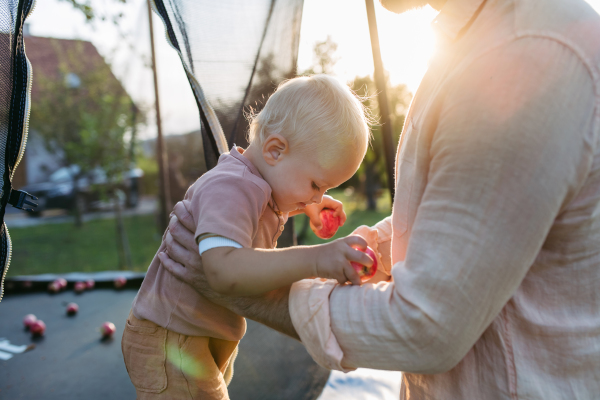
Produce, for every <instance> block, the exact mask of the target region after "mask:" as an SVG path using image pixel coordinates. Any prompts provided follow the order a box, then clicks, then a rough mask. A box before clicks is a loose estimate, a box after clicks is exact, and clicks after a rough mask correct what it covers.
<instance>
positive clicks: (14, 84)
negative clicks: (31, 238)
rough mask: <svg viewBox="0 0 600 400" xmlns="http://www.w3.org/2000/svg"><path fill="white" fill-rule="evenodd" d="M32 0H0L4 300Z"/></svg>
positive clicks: (25, 111)
mask: <svg viewBox="0 0 600 400" xmlns="http://www.w3.org/2000/svg"><path fill="white" fill-rule="evenodd" d="M32 5H33V2H32V0H21V1H20V2H18V1H14V0H12V1H11V0H1V1H0V59H1V60H2V62H1V63H0V147H1V148H0V173H1V174H2V193H1V195H0V197H1V201H0V221H1V222H2V228H1V231H0V300H1V299H2V295H3V294H4V278H5V276H6V272H7V270H8V266H9V264H10V246H11V244H10V238H9V236H8V231H7V229H6V225H4V211H5V209H6V205H7V203H8V201H9V198H10V196H11V189H12V186H11V179H12V175H13V172H14V169H15V168H16V167H17V165H18V163H19V161H20V158H21V156H22V154H23V150H24V147H25V142H26V137H24V134H26V132H27V122H28V117H29V105H30V96H29V94H30V83H31V79H30V72H31V71H30V67H29V63H28V61H27V58H26V57H25V48H24V45H23V34H22V31H23V22H24V20H25V18H26V17H27V15H28V14H29V12H30V10H31V7H32Z"/></svg>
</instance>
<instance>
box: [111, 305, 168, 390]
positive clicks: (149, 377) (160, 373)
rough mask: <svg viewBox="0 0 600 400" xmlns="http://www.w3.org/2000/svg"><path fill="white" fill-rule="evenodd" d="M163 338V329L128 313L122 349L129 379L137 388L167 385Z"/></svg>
mask: <svg viewBox="0 0 600 400" xmlns="http://www.w3.org/2000/svg"><path fill="white" fill-rule="evenodd" d="M166 339H167V330H166V329H164V328H162V327H160V326H158V325H156V324H154V323H152V322H150V321H141V320H139V319H137V318H135V317H134V316H133V315H132V314H131V313H130V314H129V318H128V319H127V323H126V325H125V331H124V332H123V340H122V341H121V349H122V351H123V358H124V359H125V366H126V367H127V372H128V373H129V378H130V379H131V383H133V386H135V388H136V389H137V390H138V391H141V392H149V393H161V392H162V391H164V390H165V389H166V388H167V372H166V367H165V363H166V357H167V352H166Z"/></svg>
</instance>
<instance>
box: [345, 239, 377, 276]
mask: <svg viewBox="0 0 600 400" xmlns="http://www.w3.org/2000/svg"><path fill="white" fill-rule="evenodd" d="M356 250H360V251H363V250H361V249H358V248H356ZM364 252H365V253H366V254H367V255H368V256H369V257H371V259H372V260H373V265H372V266H371V267H367V266H366V265H362V264H359V263H356V262H351V263H350V264H351V265H352V267H353V268H354V269H355V270H356V272H358V275H359V276H360V280H361V281H362V282H365V281H368V280H369V279H371V278H372V277H373V276H374V275H375V273H376V272H377V256H376V255H375V252H374V251H373V249H372V248H370V247H367V249H366V250H364Z"/></svg>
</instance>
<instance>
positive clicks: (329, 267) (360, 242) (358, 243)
mask: <svg viewBox="0 0 600 400" xmlns="http://www.w3.org/2000/svg"><path fill="white" fill-rule="evenodd" d="M317 247H318V253H317V258H316V264H315V270H316V271H315V274H316V276H318V277H319V278H329V279H335V280H337V281H338V282H339V283H340V284H342V285H343V284H344V283H346V282H347V281H350V282H352V284H353V285H360V284H361V280H360V276H359V275H358V272H356V270H355V269H354V268H353V267H352V265H350V262H352V261H353V262H357V263H359V264H363V265H366V266H367V267H370V266H371V265H373V260H372V259H371V257H369V256H368V255H366V254H365V253H364V252H362V251H360V250H357V249H356V248H360V249H362V250H364V249H366V248H367V242H366V241H365V239H363V238H361V237H360V236H347V237H345V238H341V239H337V240H334V241H332V242H330V243H326V244H323V245H320V246H317ZM353 247H356V248H353Z"/></svg>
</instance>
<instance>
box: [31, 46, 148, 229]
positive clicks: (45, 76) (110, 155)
mask: <svg viewBox="0 0 600 400" xmlns="http://www.w3.org/2000/svg"><path fill="white" fill-rule="evenodd" d="M50 43H51V45H52V46H53V50H54V52H55V53H56V54H55V55H56V59H57V60H58V65H57V69H56V70H52V69H51V68H49V69H48V71H46V72H45V71H44V68H39V69H37V70H36V81H35V82H36V85H35V87H34V90H33V102H32V103H33V104H32V109H31V128H32V129H34V130H35V131H37V132H38V133H39V134H40V136H41V137H42V138H43V139H44V142H45V144H46V147H47V148H48V149H49V150H50V151H52V152H53V153H55V154H62V162H63V164H64V165H65V166H71V165H77V166H78V168H76V169H74V171H76V173H75V174H74V177H73V184H74V188H75V198H76V199H77V197H78V196H79V194H78V186H79V185H78V183H79V181H80V179H81V178H82V177H83V176H84V175H85V174H87V173H89V172H90V171H92V170H94V169H95V168H101V169H103V170H104V171H105V172H106V175H107V179H108V181H109V182H113V183H116V182H117V181H118V180H119V178H121V177H122V174H123V173H124V172H125V171H127V170H128V169H129V168H130V161H131V160H130V146H131V145H132V144H133V142H134V141H135V138H133V137H132V136H133V133H134V127H135V123H136V122H135V121H134V117H133V116H134V115H135V114H136V112H135V111H136V109H135V107H134V106H133V104H132V101H131V99H130V98H129V96H128V95H127V93H126V92H125V90H124V89H123V88H122V86H121V84H120V83H119V81H118V80H117V79H116V78H115V77H114V76H113V75H112V72H111V70H110V66H109V65H107V64H106V63H105V62H104V60H103V59H102V58H101V57H100V56H99V55H98V54H97V52H95V49H93V46H92V45H91V44H90V43H87V42H81V41H61V40H57V39H50ZM90 47H91V48H92V49H93V52H91V51H90ZM94 55H95V56H94ZM106 195H108V193H106ZM81 212H82V209H81V208H80V207H76V208H75V217H76V225H77V226H80V225H81Z"/></svg>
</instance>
